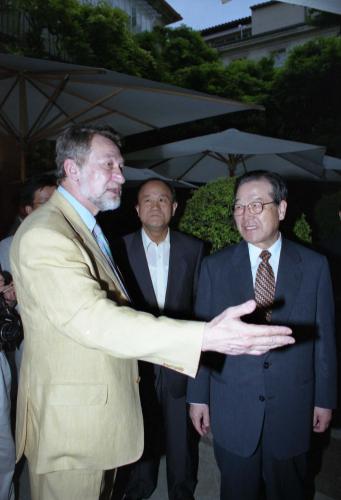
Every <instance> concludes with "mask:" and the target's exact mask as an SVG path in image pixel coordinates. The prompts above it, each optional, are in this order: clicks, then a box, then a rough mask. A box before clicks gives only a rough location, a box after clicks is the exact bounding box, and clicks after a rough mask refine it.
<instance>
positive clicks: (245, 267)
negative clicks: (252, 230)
mask: <svg viewBox="0 0 341 500" xmlns="http://www.w3.org/2000/svg"><path fill="white" fill-rule="evenodd" d="M231 267H232V270H231V273H230V278H229V280H228V281H229V283H227V286H228V287H231V286H232V289H233V296H234V297H236V299H237V301H236V303H241V302H245V301H246V300H250V299H253V298H254V295H255V294H254V289H253V281H252V272H251V264H250V257H249V250H248V246H247V243H246V242H245V241H241V242H240V243H239V245H237V246H236V247H235V250H234V254H233V255H232V261H231Z"/></svg>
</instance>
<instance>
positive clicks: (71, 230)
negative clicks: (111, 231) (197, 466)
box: [11, 126, 293, 500]
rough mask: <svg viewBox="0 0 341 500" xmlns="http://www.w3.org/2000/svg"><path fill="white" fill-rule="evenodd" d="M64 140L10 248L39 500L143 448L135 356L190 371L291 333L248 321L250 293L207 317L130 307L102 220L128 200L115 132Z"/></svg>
mask: <svg viewBox="0 0 341 500" xmlns="http://www.w3.org/2000/svg"><path fill="white" fill-rule="evenodd" d="M56 151H57V168H58V176H59V188H58V190H57V191H56V192H55V194H54V195H53V196H52V198H51V199H50V200H49V201H48V202H47V203H46V204H45V205H44V206H42V207H41V208H39V209H37V210H36V211H35V212H34V213H32V214H31V215H30V216H29V217H27V219H26V220H25V221H24V222H23V223H22V224H21V226H20V228H19V229H18V231H17V233H16V235H15V237H14V241H13V245H12V250H11V264H12V271H13V277H14V281H15V286H16V290H17V296H18V302H19V304H20V311H21V317H22V320H23V324H24V331H25V348H24V354H23V360H22V365H21V373H20V381H19V394H18V410H17V426H16V439H17V457H18V458H19V457H20V456H21V455H22V454H23V453H24V454H25V455H26V457H27V459H28V463H29V471H30V482H31V490H32V500H52V499H53V500H80V499H82V500H97V499H98V498H104V495H105V493H104V492H105V491H107V489H106V487H107V485H105V487H104V484H105V479H108V480H109V479H110V478H112V477H113V475H114V474H110V473H107V474H104V471H112V470H113V469H115V468H117V467H119V466H121V465H124V464H128V463H130V462H134V461H136V460H137V459H138V458H139V457H140V455H141V453H142V450H143V424H142V415H141V407H140V401H139V391H138V382H139V375H138V370H137V359H142V360H144V361H149V362H151V363H156V364H160V365H163V366H167V367H169V368H172V369H174V370H177V371H179V372H182V373H184V374H186V375H189V376H192V377H193V376H195V374H196V371H197V367H198V363H199V358H200V354H201V351H207V350H211V351H212V350H214V351H219V352H223V353H225V354H231V355H233V354H242V353H249V354H255V355H257V354H262V353H264V352H266V351H267V350H269V349H270V348H276V347H280V346H282V345H286V344H288V343H292V342H293V339H292V338H291V337H290V336H288V334H290V330H289V329H287V328H285V327H275V326H258V325H257V326H256V325H250V324H245V323H243V322H242V321H241V320H240V316H242V315H244V314H248V313H250V312H251V311H252V310H253V309H254V307H255V304H254V302H253V301H249V302H247V303H245V304H243V305H241V306H238V307H235V308H230V309H228V310H226V311H224V312H223V313H222V314H221V315H220V316H219V317H217V318H215V319H214V320H213V321H211V322H210V323H207V324H205V323H201V322H193V321H178V320H171V319H168V318H165V317H160V318H155V317H153V316H152V315H150V314H147V313H142V312H136V311H134V310H133V309H132V308H130V307H129V298H128V296H127V292H126V290H125V287H124V284H123V283H122V280H121V278H120V275H119V272H118V270H117V268H116V267H115V263H114V262H113V261H112V259H111V256H110V250H109V248H108V245H107V242H106V241H105V238H104V236H103V234H101V232H100V230H99V231H98V225H97V223H96V219H95V215H96V214H97V213H98V212H99V211H104V210H113V209H115V208H117V207H118V206H119V203H120V196H121V186H122V184H123V183H124V177H123V174H122V167H123V158H122V156H121V153H120V149H119V140H118V138H117V136H116V135H115V133H114V131H112V129H109V128H107V127H81V126H73V127H70V128H69V129H67V130H65V131H64V132H63V133H62V134H61V135H60V137H59V138H58V140H57V145H56ZM109 489H110V488H109Z"/></svg>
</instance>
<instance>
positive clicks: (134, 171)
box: [123, 165, 196, 188]
mask: <svg viewBox="0 0 341 500" xmlns="http://www.w3.org/2000/svg"><path fill="white" fill-rule="evenodd" d="M123 175H124V178H125V180H126V181H127V182H131V183H138V184H140V183H141V182H144V181H147V180H148V179H160V180H161V181H166V182H170V183H171V184H173V186H174V187H176V188H195V187H196V186H195V184H191V183H190V182H186V181H181V180H179V181H174V180H173V179H169V178H168V177H165V176H164V175H160V174H158V173H156V172H153V170H150V169H149V168H134V167H127V166H126V165H125V166H124V167H123Z"/></svg>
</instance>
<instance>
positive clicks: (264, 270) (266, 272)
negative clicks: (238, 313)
mask: <svg viewBox="0 0 341 500" xmlns="http://www.w3.org/2000/svg"><path fill="white" fill-rule="evenodd" d="M259 257H260V259H261V260H262V262H261V263H260V264H259V266H258V269H257V274H256V281H255V299H256V303H257V307H258V309H259V310H260V311H261V313H263V314H264V317H265V319H266V321H268V322H270V321H271V309H270V307H271V306H272V304H273V302H274V298H275V287H276V283H275V275H274V272H273V269H272V267H271V265H270V262H269V259H270V257H271V253H270V252H269V251H268V250H263V251H262V252H261V254H260V255H259Z"/></svg>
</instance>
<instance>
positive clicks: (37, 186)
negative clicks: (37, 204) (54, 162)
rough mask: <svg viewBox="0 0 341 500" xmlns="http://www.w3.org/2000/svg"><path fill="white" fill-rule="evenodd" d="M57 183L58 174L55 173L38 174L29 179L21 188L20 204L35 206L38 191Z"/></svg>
mask: <svg viewBox="0 0 341 500" xmlns="http://www.w3.org/2000/svg"><path fill="white" fill-rule="evenodd" d="M56 184H57V179H56V176H55V175H53V174H41V175H36V176H34V177H31V178H30V179H28V180H27V181H26V182H25V183H24V184H23V185H22V187H21V189H20V195H19V205H20V206H21V207H24V206H26V205H30V206H33V200H34V195H35V193H36V192H37V191H39V190H41V189H44V187H46V186H55V185H56Z"/></svg>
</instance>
